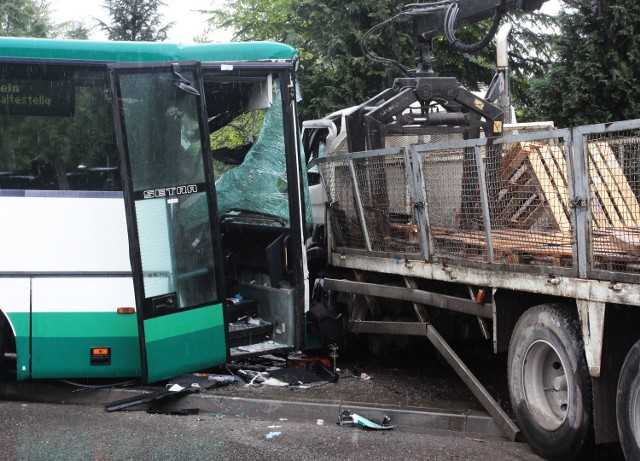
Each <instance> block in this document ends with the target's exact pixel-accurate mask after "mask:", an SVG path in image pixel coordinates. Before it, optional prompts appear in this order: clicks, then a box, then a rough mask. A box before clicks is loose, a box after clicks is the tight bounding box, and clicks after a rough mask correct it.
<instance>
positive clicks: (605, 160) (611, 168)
mask: <svg viewBox="0 0 640 461" xmlns="http://www.w3.org/2000/svg"><path fill="white" fill-rule="evenodd" d="M589 150H590V151H591V150H593V153H594V154H597V155H595V156H596V157H597V158H598V157H599V158H600V159H601V160H602V170H603V171H604V174H606V175H607V176H608V177H609V178H610V181H611V187H612V188H614V189H615V190H616V193H617V194H616V197H617V198H618V203H617V204H618V207H619V208H620V210H621V212H622V213H623V215H624V216H625V218H626V219H625V220H624V221H625V224H627V225H628V226H639V225H640V205H639V204H638V200H637V198H636V196H635V194H634V192H633V190H632V189H631V187H630V186H629V182H628V181H627V178H626V176H625V174H624V171H623V170H622V168H621V167H620V165H619V163H618V160H617V159H616V157H615V156H614V155H613V152H612V150H611V146H610V145H609V143H606V142H599V143H590V144H589Z"/></svg>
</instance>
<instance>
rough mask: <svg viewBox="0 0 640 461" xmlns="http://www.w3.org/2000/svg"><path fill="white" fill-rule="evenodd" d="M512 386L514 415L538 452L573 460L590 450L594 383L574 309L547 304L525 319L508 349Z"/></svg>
mask: <svg viewBox="0 0 640 461" xmlns="http://www.w3.org/2000/svg"><path fill="white" fill-rule="evenodd" d="M508 381H509V393H510V395H511V404H512V406H513V412H514V414H515V416H516V419H517V421H518V424H519V426H520V430H521V431H522V434H523V435H524V437H525V439H526V441H527V442H528V443H529V445H530V446H531V448H532V449H533V451H534V452H536V453H537V454H538V455H540V456H542V457H544V458H547V459H552V460H554V459H563V460H570V459H576V458H578V457H580V455H581V454H582V453H583V452H584V450H585V449H587V447H589V446H591V440H592V439H593V436H592V434H593V430H592V424H593V420H592V414H593V403H592V393H591V378H590V376H589V372H588V368H587V363H586V358H585V355H584V343H583V342H582V336H581V334H580V326H579V322H578V318H577V315H576V313H575V312H573V310H572V309H571V308H568V306H563V305H561V304H543V305H540V306H535V307H532V308H530V309H528V310H527V311H526V312H525V313H524V314H523V315H522V316H521V317H520V319H519V320H518V322H517V324H516V326H515V329H514V330H513V334H512V335H511V342H510V344H509V361H508Z"/></svg>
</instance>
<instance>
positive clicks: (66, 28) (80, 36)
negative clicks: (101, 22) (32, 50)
mask: <svg viewBox="0 0 640 461" xmlns="http://www.w3.org/2000/svg"><path fill="white" fill-rule="evenodd" d="M89 32H91V30H90V29H89V28H88V27H87V26H86V25H85V24H84V23H83V22H82V21H65V22H62V23H60V24H57V25H56V26H55V27H54V28H53V36H54V37H58V38H69V39H76V40H89Z"/></svg>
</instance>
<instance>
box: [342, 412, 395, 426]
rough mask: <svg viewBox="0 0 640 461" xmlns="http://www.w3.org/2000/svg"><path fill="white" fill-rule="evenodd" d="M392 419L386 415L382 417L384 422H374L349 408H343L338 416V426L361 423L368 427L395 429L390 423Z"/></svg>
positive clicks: (360, 424)
mask: <svg viewBox="0 0 640 461" xmlns="http://www.w3.org/2000/svg"><path fill="white" fill-rule="evenodd" d="M390 421H391V419H390V418H389V417H388V416H385V417H384V418H383V419H382V424H378V423H374V422H373V421H371V420H369V419H367V418H364V417H362V416H360V415H357V414H355V413H352V412H351V411H349V410H342V411H341V412H340V414H339V416H338V426H347V427H353V426H355V425H359V426H362V427H364V428H367V429H377V430H386V429H393V426H391V425H390V424H389V422H390Z"/></svg>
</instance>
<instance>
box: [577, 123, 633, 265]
mask: <svg viewBox="0 0 640 461" xmlns="http://www.w3.org/2000/svg"><path fill="white" fill-rule="evenodd" d="M585 141H586V142H585V143H584V144H583V146H584V155H585V157H586V158H587V159H588V167H587V169H588V174H589V194H590V200H589V206H590V212H591V230H592V255H591V256H592V257H591V261H592V265H593V268H594V269H602V270H607V271H622V272H630V273H640V264H639V261H638V256H640V205H639V204H638V197H639V194H640V129H635V130H626V131H617V132H609V133H594V134H589V135H587V136H586V137H585Z"/></svg>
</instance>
